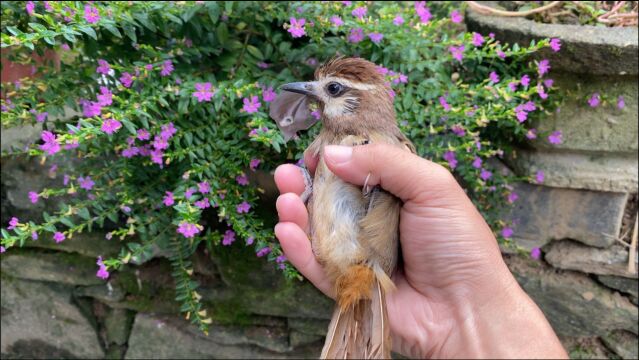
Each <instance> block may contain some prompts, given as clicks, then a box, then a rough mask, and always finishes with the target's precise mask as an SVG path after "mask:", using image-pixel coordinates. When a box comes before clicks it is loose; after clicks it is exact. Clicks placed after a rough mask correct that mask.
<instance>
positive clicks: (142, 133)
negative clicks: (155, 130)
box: [136, 129, 151, 140]
mask: <svg viewBox="0 0 639 360" xmlns="http://www.w3.org/2000/svg"><path fill="white" fill-rule="evenodd" d="M136 137H137V138H138V140H149V139H150V138H151V134H149V131H148V130H146V129H139V130H138V132H137V135H136Z"/></svg>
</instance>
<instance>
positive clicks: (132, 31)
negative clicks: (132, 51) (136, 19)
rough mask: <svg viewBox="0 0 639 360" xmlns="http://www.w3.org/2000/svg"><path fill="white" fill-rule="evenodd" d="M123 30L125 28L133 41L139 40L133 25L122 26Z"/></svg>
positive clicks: (126, 33)
mask: <svg viewBox="0 0 639 360" xmlns="http://www.w3.org/2000/svg"><path fill="white" fill-rule="evenodd" d="M122 30H124V34H125V35H126V36H127V37H128V38H129V39H131V41H133V42H134V43H135V42H138V37H137V36H136V35H135V28H134V27H133V26H131V25H125V26H123V27H122Z"/></svg>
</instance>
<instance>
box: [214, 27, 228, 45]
mask: <svg viewBox="0 0 639 360" xmlns="http://www.w3.org/2000/svg"><path fill="white" fill-rule="evenodd" d="M216 34H217V39H218V41H219V42H220V43H221V44H225V43H226V42H227V41H228V40H229V29H228V27H227V26H226V23H221V24H220V25H218V27H217V30H216Z"/></svg>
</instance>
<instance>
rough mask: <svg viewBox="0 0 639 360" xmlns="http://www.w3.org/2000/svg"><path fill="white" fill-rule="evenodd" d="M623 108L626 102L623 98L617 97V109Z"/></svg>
mask: <svg viewBox="0 0 639 360" xmlns="http://www.w3.org/2000/svg"><path fill="white" fill-rule="evenodd" d="M625 107H626V100H625V99H624V98H623V96H622V95H619V97H618V98H617V108H618V109H619V110H621V109H623V108H625Z"/></svg>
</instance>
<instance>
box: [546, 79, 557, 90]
mask: <svg viewBox="0 0 639 360" xmlns="http://www.w3.org/2000/svg"><path fill="white" fill-rule="evenodd" d="M554 83H555V80H553V79H546V80H544V86H545V87H547V88H549V89H550V88H551V87H552V86H553V84H554Z"/></svg>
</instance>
